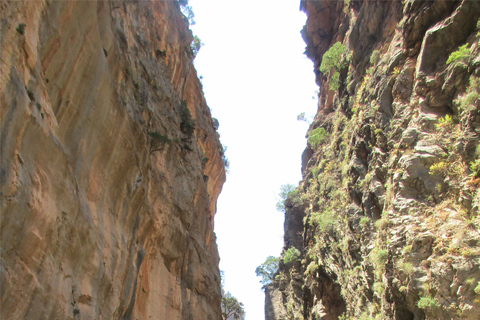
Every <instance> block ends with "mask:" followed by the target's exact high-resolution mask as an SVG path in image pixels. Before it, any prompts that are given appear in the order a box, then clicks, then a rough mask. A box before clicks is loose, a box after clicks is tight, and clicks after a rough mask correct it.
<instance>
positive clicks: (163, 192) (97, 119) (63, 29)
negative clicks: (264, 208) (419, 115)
mask: <svg viewBox="0 0 480 320" xmlns="http://www.w3.org/2000/svg"><path fill="white" fill-rule="evenodd" d="M0 10H1V12H2V14H1V19H2V20H1V30H0V33H1V40H0V41H1V43H0V57H1V64H0V68H1V73H0V112H1V171H0V177H1V185H0V187H1V189H0V191H1V193H0V197H1V262H0V283H1V306H0V318H2V319H62V320H64V319H221V310H220V300H221V293H220V274H219V270H218V261H219V257H218V252H217V246H216V242H215V236H214V233H213V217H214V214H215V210H216V208H215V205H216V199H217V196H218V195H219V193H220V191H221V188H222V184H223V183H224V181H225V170H224V162H223V159H222V156H223V154H222V150H223V149H222V146H221V144H220V142H219V137H218V133H217V132H216V131H215V128H214V125H213V124H212V119H211V115H210V111H209V108H208V107H207V105H206V102H205V99H204V97H203V92H202V86H201V83H200V82H199V80H198V78H197V74H196V71H195V68H194V67H193V64H192V60H193V52H192V49H191V47H190V44H191V42H192V39H193V37H192V34H191V31H190V30H189V28H188V21H187V19H186V18H185V17H184V16H183V14H182V13H181V10H180V7H179V4H178V2H177V1H117V0H112V1H23V2H20V1H11V2H7V1H2V2H1V3H0Z"/></svg>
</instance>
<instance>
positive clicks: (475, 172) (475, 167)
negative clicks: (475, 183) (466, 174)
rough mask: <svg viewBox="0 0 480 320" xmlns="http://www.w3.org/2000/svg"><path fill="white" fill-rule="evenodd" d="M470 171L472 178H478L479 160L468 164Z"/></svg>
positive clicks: (479, 170)
mask: <svg viewBox="0 0 480 320" xmlns="http://www.w3.org/2000/svg"><path fill="white" fill-rule="evenodd" d="M470 171H471V172H472V177H480V159H476V160H475V161H471V162H470Z"/></svg>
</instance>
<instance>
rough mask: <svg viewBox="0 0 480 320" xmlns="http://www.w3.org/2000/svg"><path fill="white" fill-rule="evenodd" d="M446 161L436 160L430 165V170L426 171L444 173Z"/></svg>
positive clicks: (446, 169)
mask: <svg viewBox="0 0 480 320" xmlns="http://www.w3.org/2000/svg"><path fill="white" fill-rule="evenodd" d="M448 167H449V165H448V163H446V162H444V161H440V162H437V163H435V164H432V165H431V166H430V171H429V172H428V173H429V174H432V175H433V174H437V173H438V174H441V175H445V174H446V172H447V171H448Z"/></svg>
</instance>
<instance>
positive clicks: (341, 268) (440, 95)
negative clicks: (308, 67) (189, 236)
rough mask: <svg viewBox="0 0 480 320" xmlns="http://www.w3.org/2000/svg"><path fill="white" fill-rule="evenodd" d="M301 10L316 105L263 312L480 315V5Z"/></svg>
mask: <svg viewBox="0 0 480 320" xmlns="http://www.w3.org/2000/svg"><path fill="white" fill-rule="evenodd" d="M301 9H302V10H304V11H305V12H306V13H307V16H308V19H307V23H306V26H305V28H304V30H303V32H302V33H303V36H304V39H305V40H306V42H307V48H306V54H307V55H308V56H309V57H310V58H311V59H312V61H313V62H314V67H315V74H316V81H317V84H318V85H319V86H320V94H319V103H318V113H317V115H316V117H315V120H314V121H313V123H312V124H311V126H310V129H309V132H308V136H309V143H308V146H307V149H306V150H305V152H304V155H303V165H302V172H303V181H302V182H301V183H300V184H299V186H298V187H297V189H296V191H295V192H292V193H291V194H290V195H289V198H288V199H287V201H286V203H285V207H286V209H287V210H286V215H285V247H284V252H285V251H286V250H287V249H288V248H289V247H292V246H294V247H296V248H297V249H299V250H300V252H301V256H300V258H299V259H298V260H297V261H294V262H290V263H288V264H284V263H283V261H280V268H279V272H278V273H277V275H276V277H275V281H273V283H272V284H271V285H269V286H267V288H266V299H267V303H266V309H265V313H266V319H268V320H274V319H275V320H278V319H312V320H313V319H324V320H325V319H328V320H330V319H332V320H333V319H344V320H347V319H382V320H384V319H397V320H408V319H412V320H413V319H415V320H417V319H472V320H473V319H478V317H479V316H480V311H479V310H480V272H479V265H480V250H479V243H480V234H479V231H478V230H479V227H480V217H479V211H480V191H479V186H480V145H479V141H480V114H479V110H480V58H479V52H480V20H479V18H480V2H478V1H417V0H410V1H384V0H382V1H380V0H379V1H375V0H372V1H358V0H357V1H355V0H351V1H323V0H316V1H314V0H312V1H310V0H303V1H301ZM335 43H339V44H338V45H337V46H336V47H335V48H337V50H336V52H334V51H333V49H331V48H334V44H335ZM332 52H333V54H332ZM326 53H328V55H327V54H326ZM324 54H325V56H330V59H332V61H334V63H333V64H332V65H331V66H329V67H328V68H327V69H326V70H325V71H324V72H323V73H322V72H320V70H319V69H320V66H321V65H322V61H323V59H326V58H324V57H325V56H324ZM452 54H453V55H452ZM299 238H300V240H299Z"/></svg>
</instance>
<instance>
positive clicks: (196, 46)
mask: <svg viewBox="0 0 480 320" xmlns="http://www.w3.org/2000/svg"><path fill="white" fill-rule="evenodd" d="M202 46H203V43H202V40H200V38H199V37H198V36H197V35H195V36H193V40H192V43H191V44H190V49H192V53H193V57H194V58H195V57H196V56H197V54H198V52H199V51H200V48H201V47H202Z"/></svg>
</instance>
